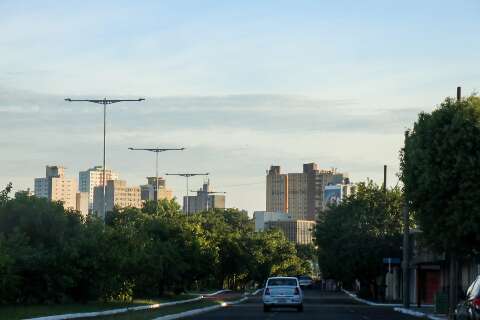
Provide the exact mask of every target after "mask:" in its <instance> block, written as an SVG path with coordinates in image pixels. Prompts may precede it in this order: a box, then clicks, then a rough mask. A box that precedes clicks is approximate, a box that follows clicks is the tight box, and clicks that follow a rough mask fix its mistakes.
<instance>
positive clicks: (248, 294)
mask: <svg viewBox="0 0 480 320" xmlns="http://www.w3.org/2000/svg"><path fill="white" fill-rule="evenodd" d="M262 290H263V288H260V289H257V290H255V291H253V292H245V293H244V294H243V296H245V297H248V296H256V295H257V294H259V293H260V292H261V291H262Z"/></svg>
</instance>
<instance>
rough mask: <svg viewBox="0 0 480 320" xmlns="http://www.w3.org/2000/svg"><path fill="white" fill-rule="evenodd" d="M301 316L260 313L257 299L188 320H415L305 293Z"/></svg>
mask: <svg viewBox="0 0 480 320" xmlns="http://www.w3.org/2000/svg"><path fill="white" fill-rule="evenodd" d="M304 293H305V297H304V308H305V310H304V312H297V311H296V310H295V309H273V310H272V311H270V312H268V313H264V312H263V304H262V300H261V296H256V297H251V298H250V299H249V300H248V301H247V302H245V303H242V304H238V305H234V306H229V307H226V308H222V309H220V310H217V311H213V312H208V313H204V314H200V315H198V316H195V317H191V318H188V319H189V320H254V319H255V320H256V319H265V320H283V319H285V320H287V319H288V320H293V319H294V320H307V319H325V320H333V319H335V320H383V319H385V320H411V319H418V318H415V317H410V316H406V315H403V314H400V313H398V312H395V311H393V309H392V308H391V307H375V306H368V305H364V304H361V303H359V302H356V301H355V300H353V299H351V298H350V297H348V296H347V295H346V294H344V293H341V292H320V291H317V290H305V292H304Z"/></svg>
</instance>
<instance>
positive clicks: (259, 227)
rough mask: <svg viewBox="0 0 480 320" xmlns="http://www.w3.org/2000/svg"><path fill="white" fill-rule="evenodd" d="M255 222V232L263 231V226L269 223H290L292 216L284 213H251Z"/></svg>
mask: <svg viewBox="0 0 480 320" xmlns="http://www.w3.org/2000/svg"><path fill="white" fill-rule="evenodd" d="M253 219H254V220H255V231H257V232H258V231H264V230H265V224H266V223H267V222H270V221H292V220H293V217H292V215H289V214H288V213H285V212H268V211H255V212H254V213H253Z"/></svg>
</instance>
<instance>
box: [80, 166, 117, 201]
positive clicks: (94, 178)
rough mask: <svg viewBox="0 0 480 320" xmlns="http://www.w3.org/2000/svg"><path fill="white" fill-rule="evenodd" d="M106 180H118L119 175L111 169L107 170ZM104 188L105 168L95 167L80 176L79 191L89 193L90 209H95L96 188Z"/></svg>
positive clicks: (81, 172)
mask: <svg viewBox="0 0 480 320" xmlns="http://www.w3.org/2000/svg"><path fill="white" fill-rule="evenodd" d="M105 180H106V181H108V180H118V174H117V173H115V172H113V171H112V170H110V169H107V170H105ZM98 186H103V167H102V166H95V167H93V168H90V169H88V170H85V171H80V173H79V174H78V191H80V192H88V208H89V210H92V209H93V193H94V190H93V189H94V188H95V187H98Z"/></svg>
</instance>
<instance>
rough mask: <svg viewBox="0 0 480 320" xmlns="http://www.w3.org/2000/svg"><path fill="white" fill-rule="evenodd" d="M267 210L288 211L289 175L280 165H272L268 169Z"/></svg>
mask: <svg viewBox="0 0 480 320" xmlns="http://www.w3.org/2000/svg"><path fill="white" fill-rule="evenodd" d="M266 199H267V208H266V209H267V211H269V212H288V176H287V175H286V174H282V173H281V171H280V166H271V167H270V170H268V171H267V197H266Z"/></svg>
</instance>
